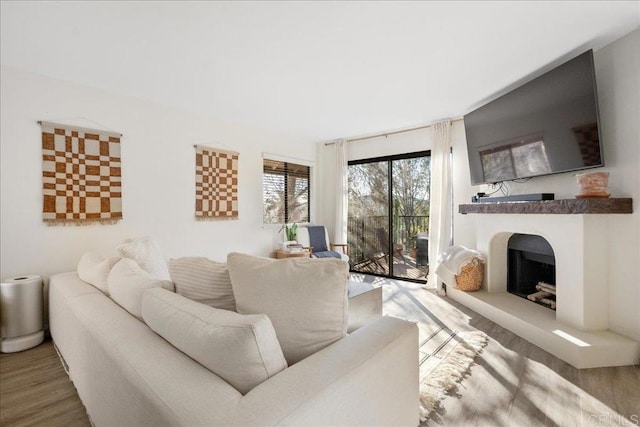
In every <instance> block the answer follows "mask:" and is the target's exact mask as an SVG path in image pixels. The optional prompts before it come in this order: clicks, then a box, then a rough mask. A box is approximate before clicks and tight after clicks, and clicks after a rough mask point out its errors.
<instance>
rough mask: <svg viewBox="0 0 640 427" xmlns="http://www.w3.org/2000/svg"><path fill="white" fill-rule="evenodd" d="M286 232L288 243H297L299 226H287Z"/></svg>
mask: <svg viewBox="0 0 640 427" xmlns="http://www.w3.org/2000/svg"><path fill="white" fill-rule="evenodd" d="M284 232H285V235H286V236H287V240H288V241H295V240H296V236H297V234H298V224H296V223H295V222H294V223H293V224H291V227H289V226H288V225H286V224H285V226H284Z"/></svg>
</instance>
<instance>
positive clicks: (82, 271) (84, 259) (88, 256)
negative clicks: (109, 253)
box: [77, 252, 120, 295]
mask: <svg viewBox="0 0 640 427" xmlns="http://www.w3.org/2000/svg"><path fill="white" fill-rule="evenodd" d="M119 259H120V258H117V257H113V258H104V257H102V256H100V255H98V254H96V253H95V252H87V253H85V254H84V255H82V256H81V257H80V261H78V267H77V271H78V277H80V279H82V280H84V281H85V282H87V283H90V284H91V285H93V286H95V287H96V288H98V289H100V290H101V291H102V292H103V293H105V294H106V295H109V289H108V287H107V277H109V271H111V268H112V267H113V266H114V265H115V263H116V262H118V260H119Z"/></svg>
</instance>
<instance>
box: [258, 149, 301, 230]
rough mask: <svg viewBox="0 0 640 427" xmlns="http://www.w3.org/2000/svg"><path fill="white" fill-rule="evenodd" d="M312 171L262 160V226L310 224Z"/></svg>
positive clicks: (287, 163)
mask: <svg viewBox="0 0 640 427" xmlns="http://www.w3.org/2000/svg"><path fill="white" fill-rule="evenodd" d="M310 172H311V168H310V167H309V166H306V165H299V164H295V163H289V162H283V161H278V160H271V159H263V174H262V201H263V205H264V215H263V216H264V223H265V224H284V223H287V222H309V212H310V203H309V200H310V190H311V176H310V175H311V174H310Z"/></svg>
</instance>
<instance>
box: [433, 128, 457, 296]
mask: <svg viewBox="0 0 640 427" xmlns="http://www.w3.org/2000/svg"><path fill="white" fill-rule="evenodd" d="M450 128H451V121H450V120H443V121H440V122H436V123H433V124H432V125H431V132H432V136H433V146H432V148H431V194H430V197H429V204H430V206H429V280H428V282H427V287H429V288H436V289H437V290H438V292H439V293H442V292H443V290H442V281H441V280H439V279H438V278H437V276H436V275H435V270H436V267H437V265H436V261H437V259H438V255H439V254H440V253H442V252H443V251H444V250H445V249H447V248H448V247H449V246H450V245H451V221H452V211H451V210H452V200H451V141H450V139H449V130H450Z"/></svg>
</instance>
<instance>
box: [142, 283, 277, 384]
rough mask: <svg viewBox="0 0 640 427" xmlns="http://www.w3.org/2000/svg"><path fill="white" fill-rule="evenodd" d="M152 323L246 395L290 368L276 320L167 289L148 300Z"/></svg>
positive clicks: (152, 292)
mask: <svg viewBox="0 0 640 427" xmlns="http://www.w3.org/2000/svg"><path fill="white" fill-rule="evenodd" d="M142 316H143V317H144V321H145V322H146V324H147V325H148V326H149V327H150V328H151V329H152V330H153V331H154V332H156V333H157V334H158V335H160V336H161V337H163V338H164V339H166V340H167V341H169V342H170V343H171V344H172V345H173V346H174V347H176V348H177V349H178V350H180V351H182V352H183V353H185V354H187V355H188V356H189V357H191V358H192V359H194V360H196V361H197V362H198V363H200V364H201V365H202V366H204V367H206V368H207V369H209V370H210V371H211V372H213V373H215V374H216V375H218V376H219V377H220V378H222V379H224V380H225V381H226V382H228V383H229V384H231V385H232V386H233V387H234V388H235V389H236V390H238V391H239V392H240V393H242V394H246V393H248V392H249V391H250V390H251V389H252V388H253V387H255V386H257V385H258V384H260V383H262V382H263V381H266V380H267V379H269V378H271V377H272V376H274V375H275V374H277V373H278V372H280V371H282V370H283V369H285V368H286V367H287V362H286V360H285V359H284V356H283V355H282V349H281V348H280V343H279V342H278V339H277V338H276V333H275V331H274V330H273V326H272V325H271V321H270V320H269V318H268V317H267V316H266V315H264V314H256V315H249V316H243V315H241V314H238V313H235V312H233V311H229V310H219V309H216V308H212V307H209V306H206V305H204V304H200V303H198V302H195V301H191V300H189V299H187V298H184V297H182V296H180V295H176V294H174V293H171V292H168V291H166V290H164V289H151V290H149V291H147V292H145V294H144V297H143V299H142Z"/></svg>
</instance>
